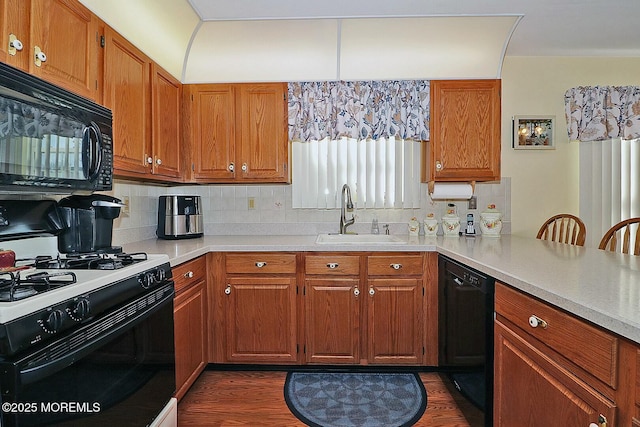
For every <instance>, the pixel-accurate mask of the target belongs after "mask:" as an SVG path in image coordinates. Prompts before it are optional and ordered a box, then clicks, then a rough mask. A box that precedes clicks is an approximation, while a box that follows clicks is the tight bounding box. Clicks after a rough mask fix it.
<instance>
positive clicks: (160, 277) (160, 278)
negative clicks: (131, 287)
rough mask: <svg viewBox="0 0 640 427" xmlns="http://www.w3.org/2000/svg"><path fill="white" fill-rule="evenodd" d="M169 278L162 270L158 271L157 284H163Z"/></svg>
mask: <svg viewBox="0 0 640 427" xmlns="http://www.w3.org/2000/svg"><path fill="white" fill-rule="evenodd" d="M166 278H167V273H166V271H164V270H163V269H161V268H158V269H157V270H156V282H163V281H164V279H166Z"/></svg>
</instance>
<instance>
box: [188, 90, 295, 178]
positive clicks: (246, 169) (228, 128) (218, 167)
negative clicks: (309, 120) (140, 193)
mask: <svg viewBox="0 0 640 427" xmlns="http://www.w3.org/2000/svg"><path fill="white" fill-rule="evenodd" d="M184 93H185V112H186V118H185V120H187V121H188V123H186V124H185V129H186V132H185V133H186V136H187V139H188V141H189V145H190V150H189V151H190V153H191V162H192V163H191V165H190V168H189V170H190V174H189V175H190V180H191V181H195V182H202V183H206V182H229V183H231V182H245V183H247V182H256V183H257V182H268V183H280V182H289V150H288V146H289V144H288V137H287V100H286V94H287V88H286V83H241V84H202V85H187V86H185V91H184Z"/></svg>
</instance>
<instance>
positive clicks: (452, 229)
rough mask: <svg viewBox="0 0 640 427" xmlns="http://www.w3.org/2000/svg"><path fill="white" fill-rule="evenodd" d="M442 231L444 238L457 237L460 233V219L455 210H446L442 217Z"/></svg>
mask: <svg viewBox="0 0 640 427" xmlns="http://www.w3.org/2000/svg"><path fill="white" fill-rule="evenodd" d="M442 231H443V232H444V235H445V237H446V236H458V234H459V232H460V218H459V217H458V215H456V210H455V209H452V208H450V209H447V214H446V215H444V216H443V217H442Z"/></svg>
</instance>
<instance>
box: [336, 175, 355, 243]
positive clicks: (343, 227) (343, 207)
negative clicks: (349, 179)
mask: <svg viewBox="0 0 640 427" xmlns="http://www.w3.org/2000/svg"><path fill="white" fill-rule="evenodd" d="M340 199H341V200H340V234H347V227H348V226H350V225H351V224H353V223H354V222H356V218H355V216H353V215H351V219H349V220H347V217H346V214H347V212H346V211H347V210H353V201H352V200H351V188H349V186H348V185H347V184H345V185H343V186H342V196H341V197H340Z"/></svg>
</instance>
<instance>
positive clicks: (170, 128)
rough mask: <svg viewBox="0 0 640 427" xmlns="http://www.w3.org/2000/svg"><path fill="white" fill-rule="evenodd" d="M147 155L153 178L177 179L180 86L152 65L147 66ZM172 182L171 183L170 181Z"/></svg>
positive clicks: (176, 81) (180, 113)
mask: <svg viewBox="0 0 640 427" xmlns="http://www.w3.org/2000/svg"><path fill="white" fill-rule="evenodd" d="M151 72H152V85H151V99H152V104H151V117H152V122H153V128H152V133H151V141H152V144H151V147H152V148H151V151H152V153H153V166H152V168H151V172H152V173H153V174H154V175H155V176H156V177H160V178H162V177H167V178H179V177H180V161H181V146H182V144H181V141H182V138H181V137H180V135H181V132H182V129H181V128H180V123H181V120H180V117H181V115H182V111H181V109H180V102H181V99H182V85H181V84H180V82H179V81H178V80H177V79H175V78H174V77H173V76H172V75H171V74H169V73H168V72H166V71H165V70H163V69H162V68H161V67H159V66H158V65H156V64H155V63H153V64H151ZM172 180H173V181H175V179H172Z"/></svg>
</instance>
